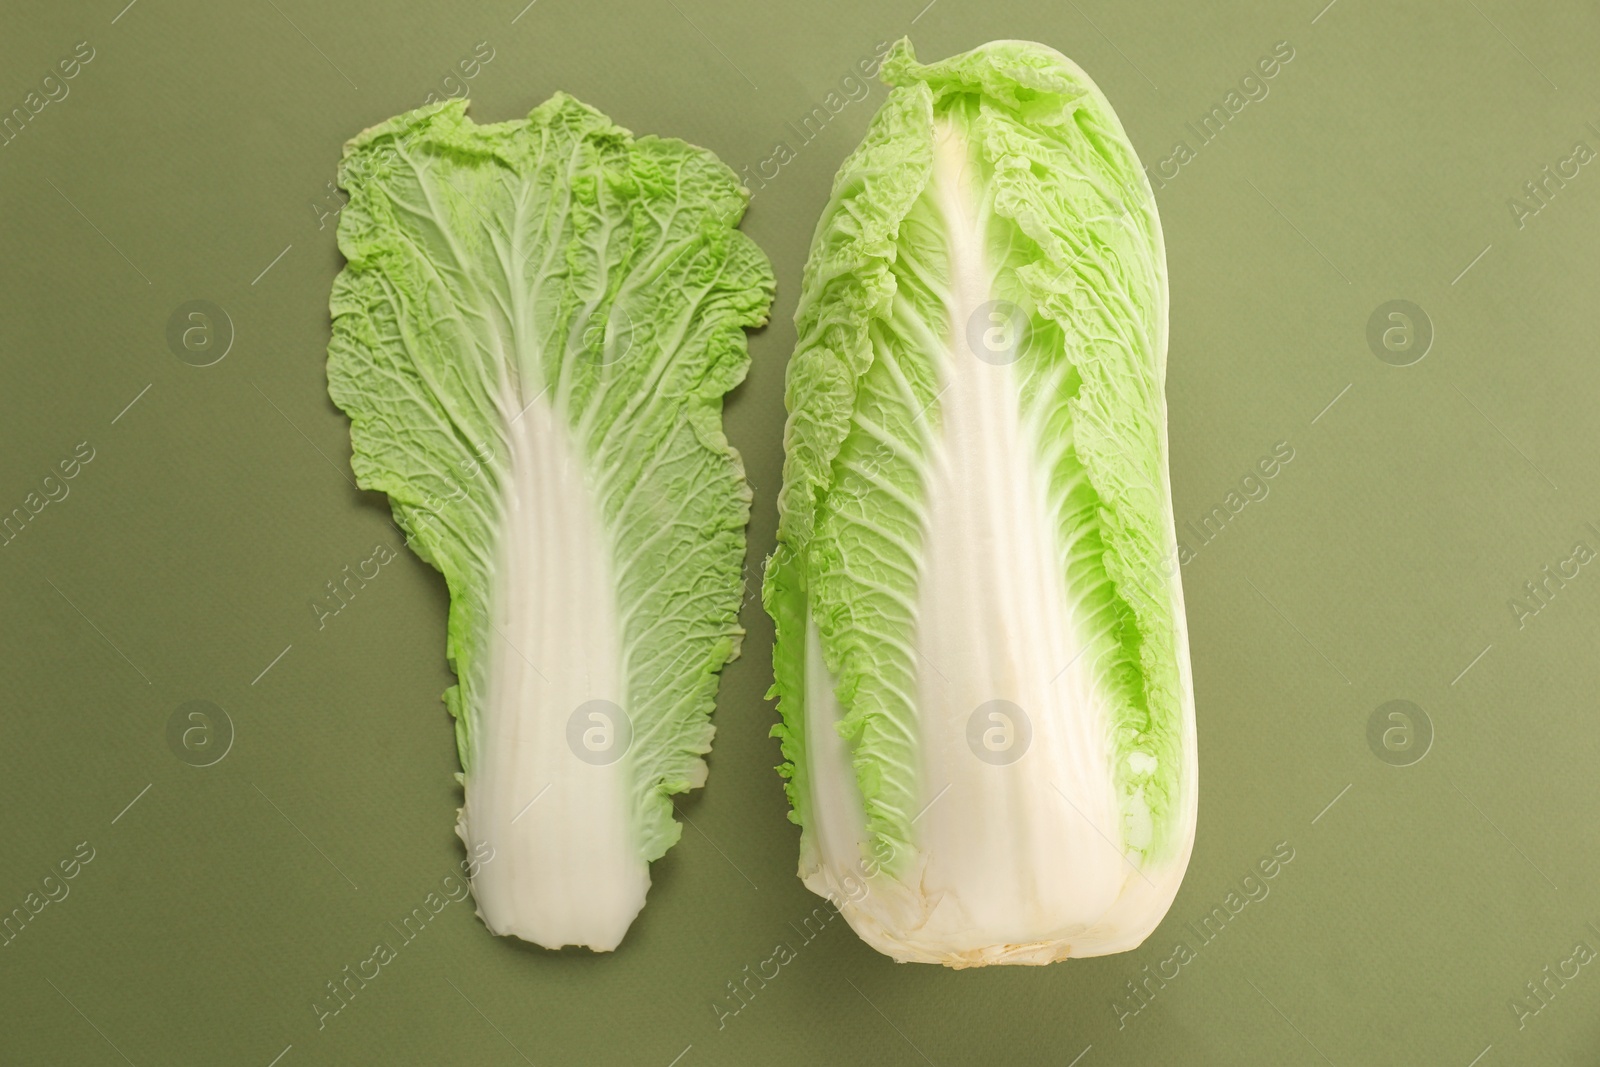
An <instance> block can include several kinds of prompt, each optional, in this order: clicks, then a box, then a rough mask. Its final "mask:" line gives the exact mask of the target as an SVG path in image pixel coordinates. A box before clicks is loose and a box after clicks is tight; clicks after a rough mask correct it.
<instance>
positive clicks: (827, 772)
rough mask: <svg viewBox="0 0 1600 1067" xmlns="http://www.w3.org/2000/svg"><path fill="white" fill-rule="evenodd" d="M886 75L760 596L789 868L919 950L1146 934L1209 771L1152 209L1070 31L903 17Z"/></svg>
mask: <svg viewBox="0 0 1600 1067" xmlns="http://www.w3.org/2000/svg"><path fill="white" fill-rule="evenodd" d="M883 79H884V80H885V81H886V82H887V83H888V84H889V85H891V86H892V87H893V88H892V91H891V93H890V95H889V98H888V100H887V101H886V102H885V103H884V105H883V107H882V109H881V110H880V111H879V113H878V115H877V116H876V118H875V119H874V120H873V122H872V124H871V127H870V129H869V131H868V133H867V135H866V138H865V140H864V142H863V143H862V144H861V146H860V147H859V148H858V149H857V150H856V151H855V152H854V153H853V154H852V155H851V156H850V157H849V159H847V160H846V161H845V163H844V165H843V167H842V168H841V169H840V171H839V174H838V176H837V177H836V178H835V180H834V184H833V196H832V199H831V200H830V201H829V203H828V205H827V208H826V209H825V211H824V213H823V217H822V219H821V221H820V223H819V225H818V227H817V230H816V235H815V238H814V240H813V244H812V249H811V256H810V260H809V262H808V263H807V265H806V270H805V276H804V290H803V292H802V294H801V298H800V304H799V307H798V310H797V311H796V312H795V322H796V326H797V331H798V341H797V347H796V350H795V354H794V357H793V359H792V361H791V363H790V366H789V374H788V405H789V411H790V414H789V422H788V427H787V431H786V442H785V443H786V448H787V457H786V463H785V469H784V487H783V492H782V496H781V498H780V510H781V521H780V528H779V535H778V548H777V551H776V553H775V554H774V555H773V557H772V558H771V559H770V560H769V561H768V568H767V578H766V586H765V591H764V599H765V603H766V606H767V609H768V611H769V612H770V613H771V614H772V616H773V619H774V621H775V623H776V626H777V648H776V651H775V653H774V673H775V676H776V684H775V686H774V693H775V694H776V695H777V696H778V698H779V701H780V710H781V712H782V722H781V724H780V725H779V726H777V727H776V728H775V729H774V733H775V734H776V735H777V736H778V737H780V738H781V740H782V749H783V755H784V759H785V761H786V762H785V763H784V765H783V767H781V768H780V770H781V771H782V772H783V773H784V774H785V775H786V776H787V778H788V780H789V781H788V791H789V796H790V799H791V802H792V804H793V809H794V810H793V813H792V815H791V818H793V819H794V820H795V821H796V822H798V823H799V824H800V825H801V827H802V832H801V856H800V874H801V877H802V878H803V879H804V880H805V883H806V885H807V886H809V887H810V888H811V889H812V890H814V891H815V892H817V893H820V894H823V895H825V896H828V897H829V898H830V899H832V900H833V901H834V902H835V903H837V904H838V905H839V906H840V908H841V909H842V911H843V913H844V915H845V917H846V918H847V919H848V920H849V922H850V924H851V926H852V927H854V928H855V930H856V931H857V932H858V933H859V934H860V935H861V936H862V937H863V938H864V939H865V940H866V941H867V942H868V943H870V944H871V945H872V946H873V947H874V948H877V949H878V950H879V951H882V952H884V953H887V954H889V955H891V956H893V957H895V958H896V959H898V960H901V961H923V962H936V963H944V964H948V965H950V966H955V967H966V966H978V965H983V964H990V963H1031V964H1039V963H1048V962H1051V961H1053V960H1057V959H1062V958H1065V957H1068V956H1090V955H1099V954H1103V953H1109V952H1118V951H1122V950H1125V949H1130V948H1133V947H1135V946H1136V945H1138V944H1139V943H1140V942H1141V941H1142V940H1143V939H1144V938H1145V937H1146V936H1147V935H1148V934H1149V933H1150V932H1151V931H1152V930H1153V929H1154V928H1155V926H1156V924H1157V923H1158V922H1159V921H1160V919H1161V917H1162V915H1163V914H1165V912H1166V910H1167V908H1168V907H1169V906H1170V904H1171V902H1172V899H1173V896H1174V895H1175V894H1176V892H1177V888H1178V884H1179V882H1180V881H1181V880H1182V876H1183V871H1184V868H1185V866H1186V865H1187V863H1188V859H1189V853H1190V849H1191V847H1192V844H1193V837H1194V825H1195V807H1196V796H1197V794H1196V761H1195V730H1194V706H1193V698H1192V691H1191V690H1192V686H1191V681H1190V674H1189V662H1188V645H1187V637H1186V634H1185V630H1184V610H1183V595H1182V591H1181V589H1180V587H1179V577H1178V564H1177V557H1176V553H1175V542H1174V534H1173V521H1172V506H1171V492H1170V489H1169V486H1168V478H1167V461H1166V402H1165V399H1164V396H1163V386H1164V381H1165V363H1166V344H1167V326H1166V318H1167V286H1166V264H1165V253H1164V250H1163V245H1162V237H1161V226H1160V222H1159V220H1158V219H1157V217H1156V209H1155V204H1154V201H1153V199H1152V197H1151V193H1150V188H1149V185H1148V183H1147V182H1146V180H1145V177H1144V174H1143V171H1142V169H1141V167H1140V165H1139V162H1138V160H1137V158H1136V157H1135V155H1134V151H1133V148H1132V146H1131V145H1130V144H1129V142H1128V138H1127V136H1126V134H1125V133H1124V132H1123V130H1122V127H1121V125H1120V124H1119V122H1118V121H1117V118H1116V116H1115V114H1114V113H1113V112H1112V110H1111V107H1110V105H1109V104H1108V103H1107V102H1106V100H1105V98H1104V97H1103V96H1102V95H1101V94H1100V92H1099V90H1098V89H1097V88H1096V87H1095V85H1094V84H1093V82H1091V81H1090V80H1089V78H1088V76H1087V75H1085V74H1084V73H1083V71H1081V70H1079V69H1078V67H1076V66H1075V65H1074V64H1073V63H1071V62H1070V61H1069V60H1067V59H1066V58H1065V57H1063V56H1061V55H1060V54H1058V53H1057V52H1055V51H1053V50H1051V49H1049V48H1046V47H1043V46H1041V45H1037V44H1031V43H1026V42H1019V41H1002V42H996V43H993V44H989V45H985V46H983V47H982V48H979V49H977V50H975V51H972V52H969V53H966V54H964V55H961V56H957V57H955V58H953V59H949V60H946V61H943V62H939V63H933V64H930V65H922V64H919V63H918V62H917V61H916V59H915V57H914V55H913V53H912V51H911V48H910V45H909V44H908V43H907V42H904V41H902V42H901V43H900V44H899V45H897V46H896V48H895V50H894V52H893V53H892V55H891V56H890V58H889V60H888V61H887V62H886V63H885V64H884V68H883Z"/></svg>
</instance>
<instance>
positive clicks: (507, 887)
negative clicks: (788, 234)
mask: <svg viewBox="0 0 1600 1067" xmlns="http://www.w3.org/2000/svg"><path fill="white" fill-rule="evenodd" d="M465 109H466V104H465V101H452V102H448V103H445V104H443V105H441V106H437V107H429V108H424V109H419V110H417V111H414V112H410V113H407V114H405V115H402V116H400V117H398V118H396V119H393V120H390V121H389V122H386V123H384V124H382V125H379V126H377V127H374V128H373V129H370V130H368V131H366V132H365V133H363V134H361V135H360V136H358V137H357V138H355V139H354V140H352V141H351V142H350V143H349V144H348V145H346V147H345V154H344V160H343V163H342V165H341V168H340V183H341V184H342V185H343V186H344V187H345V189H347V190H348V191H349V194H350V200H349V203H348V204H347V205H346V206H345V208H344V210H343V214H342V218H341V219H340V222H339V247H340V249H341V251H343V253H344V255H345V258H346V259H347V260H348V261H349V264H348V266H347V267H346V268H345V270H344V271H343V272H342V273H341V274H340V275H339V277H338V279H337V280H336V282H335V283H334V289H333V297H332V311H333V340H332V343H331V344H330V346H329V350H328V355H329V358H328V385H329V392H330V394H331V395H332V397H333V399H334V401H335V403H337V404H338V405H339V407H341V408H342V409H344V411H345V412H346V413H347V414H348V415H349V416H350V420H351V430H350V437H351V443H352V445H353V450H354V458H353V460H352V466H353V467H354V469H355V472H356V476H357V478H358V479H359V481H360V484H361V486H362V487H363V488H366V489H376V490H381V491H382V492H384V493H387V494H388V496H389V500H390V503H391V505H392V507H393V510H394V514H395V517H396V519H397V520H398V522H399V523H400V525H401V527H402V528H403V529H404V530H405V532H406V533H407V534H408V535H409V536H408V543H409V544H410V545H411V546H412V548H413V549H414V550H415V551H416V553H417V555H419V556H420V557H422V558H423V559H424V560H426V561H428V562H429V563H431V564H433V565H434V566H436V567H438V568H439V570H440V571H442V572H443V573H444V577H445V581H446V583H447V585H448V587H449V591H450V616H449V633H448V639H447V654H448V657H449V660H450V663H451V666H452V667H453V669H454V670H455V673H456V676H457V679H458V684H457V685H456V686H454V687H453V688H451V689H450V690H449V691H448V692H447V693H446V694H445V701H446V703H447V705H448V707H449V709H450V712H451V714H452V715H453V716H454V717H455V730H456V741H457V746H458V748H459V752H460V757H461V765H462V769H463V771H464V778H463V783H464V788H465V794H466V797H465V804H464V806H463V807H462V809H461V812H460V821H459V826H458V831H459V833H460V835H461V837H462V839H463V840H464V841H466V842H467V844H468V846H469V848H470V849H471V851H472V853H473V855H474V857H475V858H478V859H482V857H484V856H488V857H489V858H488V859H487V860H485V861H483V862H481V863H478V864H476V866H477V867H478V868H479V870H478V873H477V875H476V876H475V877H474V879H473V892H474V894H475V896H476V897H477V902H478V912H479V914H480V915H481V916H482V917H483V919H484V922H485V923H486V924H487V925H488V927H489V929H490V930H491V931H493V932H495V933H497V934H515V935H516V936H518V937H521V938H524V939H527V940H530V941H535V942H537V943H539V944H541V945H545V946H548V947H552V948H553V947H559V946H561V945H567V944H576V945H587V946H589V947H591V948H594V949H597V950H605V949H611V948H615V947H616V945H617V943H618V942H619V941H620V940H621V939H622V936H623V934H624V933H625V932H626V931H627V929H628V926H629V924H630V923H631V922H632V921H633V918H634V916H635V915H637V914H638V912H639V909H640V908H642V907H643V906H644V898H645V891H646V889H647V888H648V886H649V884H650V875H649V868H648V861H650V860H653V859H656V858H658V857H659V856H661V855H662V854H663V853H665V852H666V850H667V849H668V848H670V847H671V846H672V845H673V844H674V843H676V841H677V840H678V837H679V835H680V833H681V832H682V830H681V827H680V826H679V824H678V823H677V822H676V821H675V820H674V819H673V817H672V804H671V801H670V800H669V795H670V794H673V793H681V792H684V791H686V790H688V789H691V788H695V787H697V786H700V785H702V784H704V782H705V777H706V764H705V761H704V760H703V758H702V757H703V756H704V755H705V754H706V753H707V752H709V751H710V749H711V736H712V732H713V729H712V726H711V723H710V721H709V718H710V713H711V708H712V702H713V699H714V696H715V693H716V688H717V678H718V674H717V672H718V671H719V670H720V669H721V668H722V667H723V665H724V664H725V663H727V661H728V660H729V659H731V658H732V657H733V656H735V655H736V654H737V651H738V645H739V639H740V637H741V635H742V634H743V631H742V630H741V629H740V627H739V624H738V612H739V607H740V604H741V601H742V598H743V587H744V582H743V576H742V568H743V557H744V545H745V539H744V527H745V524H746V520H747V517H748V514H749V502H750V491H749V488H748V486H747V485H746V483H745V479H744V469H743V466H742V464H741V462H740V459H739V456H738V454H737V453H736V452H735V451H734V450H733V449H732V448H731V447H730V446H729V444H728V442H727V440H726V438H724V436H723V433H722V424H721V412H722V398H723V395H724V394H725V393H727V392H728V390H730V389H732V388H733V387H734V386H735V385H736V384H737V383H738V382H739V381H740V380H741V379H742V378H743V377H744V374H745V369H746V366H747V365H748V363H749V356H748V354H747V352H746V348H745V334H744V331H745V328H746V327H753V326H758V325H760V324H761V323H763V322H765V321H766V315H767V308H768V305H769V304H770V302H771V299H772V290H773V276H772V271H771V267H770V265H769V264H768V262H767V260H766V257H765V256H764V255H763V254H762V253H761V251H760V250H759V249H758V248H757V247H756V246H755V244H754V243H753V242H751V241H750V240H749V239H748V238H747V237H745V236H744V235H743V234H742V233H740V232H739V231H738V230H737V229H736V228H735V227H736V226H737V224H738V221H739V218H740V217H741V216H742V215H743V213H744V207H745V202H746V200H747V198H748V194H747V193H746V192H745V190H743V189H742V188H741V187H740V185H739V183H738V181H737V179H736V178H735V176H734V174H733V172H732V171H731V170H729V169H728V168H727V167H725V166H724V165H723V164H722V163H720V162H719V161H718V160H717V159H716V157H715V156H713V155H712V154H711V153H710V152H707V151H705V150H703V149H700V148H695V147H693V146H691V145H688V144H685V143H683V142H681V141H676V140H667V139H658V138H654V137H642V138H639V139H637V140H635V139H633V138H632V137H631V135H630V134H629V133H628V131H626V130H623V129H621V128H619V127H617V126H614V125H613V124H612V123H611V122H610V121H609V120H608V119H607V118H606V117H605V116H603V115H601V114H600V113H599V112H597V111H595V110H593V109H591V108H589V107H586V106H584V105H583V104H581V103H579V102H578V101H576V100H574V99H572V98H571V97H569V96H566V95H564V94H557V95H556V96H555V97H553V98H551V99H550V100H549V101H548V102H547V103H545V104H543V105H541V106H540V107H538V108H537V109H535V110H534V111H533V112H532V113H531V114H530V115H529V116H528V117H527V119H525V120H519V121H515V122H505V123H499V124H495V125H485V126H478V125H475V124H474V123H473V122H472V121H471V120H470V119H468V118H467V117H466V114H465Z"/></svg>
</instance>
